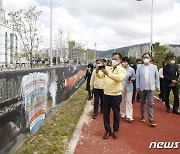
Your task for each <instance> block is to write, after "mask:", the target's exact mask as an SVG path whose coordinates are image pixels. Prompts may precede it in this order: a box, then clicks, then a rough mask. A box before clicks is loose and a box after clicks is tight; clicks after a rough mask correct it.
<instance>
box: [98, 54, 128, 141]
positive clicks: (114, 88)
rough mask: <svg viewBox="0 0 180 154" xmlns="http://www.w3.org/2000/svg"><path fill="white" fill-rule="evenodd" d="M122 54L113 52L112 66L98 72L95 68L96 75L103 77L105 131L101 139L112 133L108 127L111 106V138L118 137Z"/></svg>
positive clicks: (123, 75)
mask: <svg viewBox="0 0 180 154" xmlns="http://www.w3.org/2000/svg"><path fill="white" fill-rule="evenodd" d="M121 61H122V56H121V54H120V53H113V55H112V66H110V67H106V69H102V72H100V71H99V70H98V69H96V73H97V76H98V77H100V78H105V85H104V102H103V117H104V127H105V130H106V133H105V134H104V136H103V139H108V138H109V136H110V135H111V134H112V130H111V127H110V109H111V108H112V111H113V115H114V123H113V138H114V139H117V138H118V131H119V123H120V103H121V100H122V86H123V81H124V78H125V76H126V70H125V69H124V68H123V67H122V66H121Z"/></svg>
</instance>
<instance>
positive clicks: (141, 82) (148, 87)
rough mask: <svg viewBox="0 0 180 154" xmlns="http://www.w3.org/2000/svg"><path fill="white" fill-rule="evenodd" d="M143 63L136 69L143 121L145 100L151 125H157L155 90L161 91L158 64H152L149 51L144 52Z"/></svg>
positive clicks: (142, 118)
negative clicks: (154, 102)
mask: <svg viewBox="0 0 180 154" xmlns="http://www.w3.org/2000/svg"><path fill="white" fill-rule="evenodd" d="M142 58H143V62H144V63H143V64H142V65H141V66H140V67H138V68H137V71H136V91H137V93H139V94H140V104H141V105H140V108H141V121H142V122H145V111H146V109H145V102H146V99H147V103H148V119H149V125H150V126H156V125H157V124H156V123H155V121H154V106H153V100H154V91H155V89H156V90H157V91H158V92H160V83H159V74H158V69H157V66H156V65H153V64H151V57H150V54H149V53H144V54H143V56H142Z"/></svg>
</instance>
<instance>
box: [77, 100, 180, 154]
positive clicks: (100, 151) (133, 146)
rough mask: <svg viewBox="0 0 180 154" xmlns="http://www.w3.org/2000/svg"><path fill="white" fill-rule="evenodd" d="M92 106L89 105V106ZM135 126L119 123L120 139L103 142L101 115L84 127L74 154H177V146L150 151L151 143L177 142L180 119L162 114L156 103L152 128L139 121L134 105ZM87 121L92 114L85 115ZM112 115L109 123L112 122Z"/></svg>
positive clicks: (156, 102) (160, 106) (138, 109)
mask: <svg viewBox="0 0 180 154" xmlns="http://www.w3.org/2000/svg"><path fill="white" fill-rule="evenodd" d="M91 105H92V104H91ZM133 109H134V122H133V123H128V122H127V121H126V120H125V119H121V121H120V131H119V138H118V139H116V140H115V139H113V138H112V136H110V138H109V139H107V140H103V139H102V136H103V133H104V126H103V116H102V114H101V113H100V114H99V116H98V118H97V119H96V120H93V119H92V120H90V121H89V122H88V123H85V124H84V126H83V128H82V132H81V136H80V138H79V141H78V144H77V146H76V149H75V152H74V153H75V154H131V153H132V154H144V153H146V154H154V153H157V154H161V153H162V154H166V153H171V154H176V153H177V154H178V153H179V154H180V145H179V148H178V149H149V144H150V142H152V141H157V142H160V141H167V142H170V141H171V142H177V141H178V142H180V116H179V115H175V114H172V113H166V112H165V106H164V104H163V103H162V102H160V101H159V100H155V121H156V123H157V124H158V125H157V126H156V127H155V128H154V127H150V126H149V125H148V119H147V115H146V122H145V123H143V122H141V121H140V117H141V116H140V104H139V103H137V102H135V103H134V104H133ZM87 114H88V115H89V116H90V117H92V115H93V111H92V110H91V111H90V112H89V113H87ZM112 116H113V115H112V112H111V121H112V120H113V119H112Z"/></svg>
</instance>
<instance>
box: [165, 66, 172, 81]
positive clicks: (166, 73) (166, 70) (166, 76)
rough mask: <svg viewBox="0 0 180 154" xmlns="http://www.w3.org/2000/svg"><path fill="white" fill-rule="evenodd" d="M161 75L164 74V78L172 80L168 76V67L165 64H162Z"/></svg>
mask: <svg viewBox="0 0 180 154" xmlns="http://www.w3.org/2000/svg"><path fill="white" fill-rule="evenodd" d="M163 75H164V78H165V79H166V80H168V81H169V82H172V78H171V77H170V76H168V69H167V66H164V67H163Z"/></svg>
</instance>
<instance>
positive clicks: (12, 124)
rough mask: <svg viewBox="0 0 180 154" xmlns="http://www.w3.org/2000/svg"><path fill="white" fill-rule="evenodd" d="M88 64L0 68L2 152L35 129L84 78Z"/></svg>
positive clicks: (0, 142) (0, 145) (74, 90)
mask: <svg viewBox="0 0 180 154" xmlns="http://www.w3.org/2000/svg"><path fill="white" fill-rule="evenodd" d="M85 70H86V66H71V67H57V68H45V69H39V70H23V71H12V72H11V71H8V72H4V73H3V72H0V154H4V153H8V152H9V151H10V150H11V149H13V147H15V146H17V145H19V144H20V143H21V142H20V143H19V140H20V141H21V140H22V139H21V138H22V136H24V134H26V133H29V132H30V133H35V132H37V131H38V130H39V128H40V126H41V124H42V123H43V122H44V120H45V118H46V115H48V114H49V113H50V112H53V111H54V110H53V109H54V108H56V106H57V105H58V104H60V103H61V102H63V101H66V100H67V99H68V98H69V97H70V96H72V94H73V93H74V92H76V91H77V89H78V88H79V87H80V86H81V85H82V84H83V82H84V75H85Z"/></svg>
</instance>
